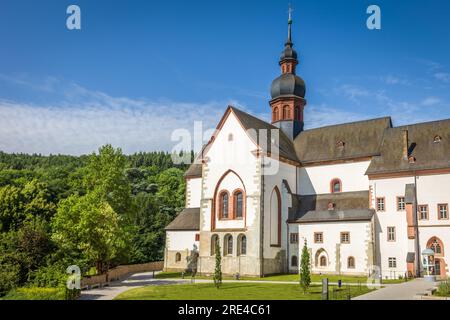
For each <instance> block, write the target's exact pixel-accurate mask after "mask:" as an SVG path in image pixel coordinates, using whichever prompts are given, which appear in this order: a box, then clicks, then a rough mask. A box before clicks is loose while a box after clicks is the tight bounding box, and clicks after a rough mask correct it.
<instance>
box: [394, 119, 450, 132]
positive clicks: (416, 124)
mask: <svg viewBox="0 0 450 320" xmlns="http://www.w3.org/2000/svg"><path fill="white" fill-rule="evenodd" d="M445 121H450V118H447V119H440V120H430V121H423V122H417V123H411V124H404V125H401V126H398V127H392V128H389V129H402V128H406V127H413V126H420V125H430V124H434V123H438V122H445Z"/></svg>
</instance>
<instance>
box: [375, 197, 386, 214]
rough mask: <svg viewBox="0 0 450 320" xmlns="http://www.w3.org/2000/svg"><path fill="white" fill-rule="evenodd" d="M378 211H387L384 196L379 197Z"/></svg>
mask: <svg viewBox="0 0 450 320" xmlns="http://www.w3.org/2000/svg"><path fill="white" fill-rule="evenodd" d="M377 211H385V207H384V197H383V198H377Z"/></svg>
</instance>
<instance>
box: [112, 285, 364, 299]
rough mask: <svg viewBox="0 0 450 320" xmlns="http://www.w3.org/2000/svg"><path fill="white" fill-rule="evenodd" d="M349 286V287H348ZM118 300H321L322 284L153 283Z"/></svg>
mask: <svg viewBox="0 0 450 320" xmlns="http://www.w3.org/2000/svg"><path fill="white" fill-rule="evenodd" d="M348 290H350V291H348ZM369 291H370V290H369V289H368V288H367V287H365V286H361V287H358V286H349V287H348V288H346V287H343V288H341V289H338V288H337V287H333V286H330V298H333V299H336V300H344V299H347V294H348V292H350V295H351V296H352V297H354V296H358V295H361V294H364V293H367V292H369ZM115 299H117V300H320V299H321V286H312V287H311V288H310V289H309V290H308V292H307V293H306V294H305V293H303V291H302V289H301V288H300V286H299V285H297V284H272V283H262V282H261V283H248V282H242V283H230V282H228V283H225V282H224V283H222V286H221V287H220V289H216V287H215V286H214V284H213V283H195V284H169V285H152V286H147V287H143V288H137V289H131V290H128V291H126V292H124V293H122V294H120V295H119V296H117V297H116V298H115Z"/></svg>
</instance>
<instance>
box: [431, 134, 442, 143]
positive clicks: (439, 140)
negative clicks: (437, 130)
mask: <svg viewBox="0 0 450 320" xmlns="http://www.w3.org/2000/svg"><path fill="white" fill-rule="evenodd" d="M441 140H442V138H441V136H440V135H436V136H434V139H433V142H434V143H439V142H441Z"/></svg>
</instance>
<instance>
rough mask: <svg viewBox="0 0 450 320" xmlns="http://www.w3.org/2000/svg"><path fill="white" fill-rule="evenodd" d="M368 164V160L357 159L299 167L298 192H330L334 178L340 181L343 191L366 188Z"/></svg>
mask: <svg viewBox="0 0 450 320" xmlns="http://www.w3.org/2000/svg"><path fill="white" fill-rule="evenodd" d="M369 164H370V161H359V162H351V163H342V164H331V165H320V166H311V167H302V168H299V169H298V170H299V175H298V188H299V193H300V194H302V195H308V194H322V193H330V183H331V180H333V179H334V178H339V179H340V180H341V181H342V191H343V192H348V191H361V190H367V189H368V187H369V179H368V177H367V176H366V175H365V172H366V170H367V167H368V166H369Z"/></svg>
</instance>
